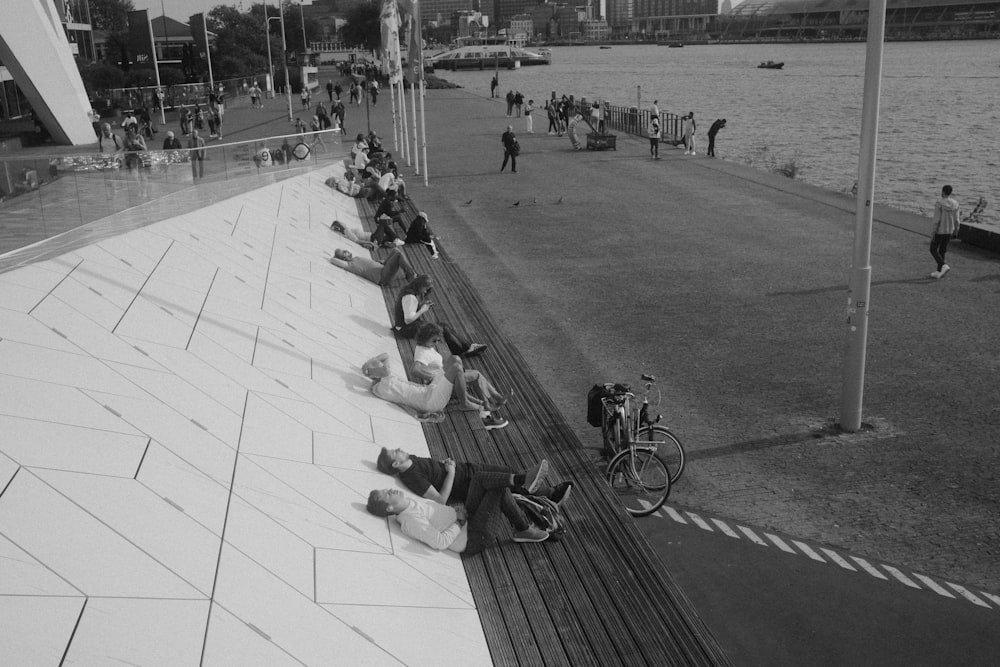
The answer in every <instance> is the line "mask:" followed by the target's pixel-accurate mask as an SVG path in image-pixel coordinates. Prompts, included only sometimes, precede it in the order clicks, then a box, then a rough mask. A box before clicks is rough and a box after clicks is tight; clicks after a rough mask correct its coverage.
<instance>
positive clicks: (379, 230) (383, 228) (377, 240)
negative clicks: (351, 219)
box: [330, 216, 404, 250]
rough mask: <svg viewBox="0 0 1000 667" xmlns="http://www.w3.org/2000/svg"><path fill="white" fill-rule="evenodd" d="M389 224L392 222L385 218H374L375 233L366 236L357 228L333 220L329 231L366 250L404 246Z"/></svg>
mask: <svg viewBox="0 0 1000 667" xmlns="http://www.w3.org/2000/svg"><path fill="white" fill-rule="evenodd" d="M391 222H392V221H391V220H390V219H389V218H387V217H385V216H381V217H379V218H376V219H375V231H374V232H372V233H371V234H367V233H365V232H364V231H363V230H361V229H358V228H353V227H348V226H347V225H345V224H344V223H342V222H341V221H340V220H334V221H333V222H332V223H331V224H330V229H332V230H333V231H335V232H337V233H338V234H341V235H342V236H344V237H345V238H346V239H347V240H348V241H354V242H355V243H357V244H358V245H360V246H361V247H362V248H365V249H366V250H374V249H375V246H381V247H383V248H391V247H393V246H400V245H404V241H403V239H401V238H399V237H398V236H396V232H395V231H393V229H392V226H391V225H390V223H391Z"/></svg>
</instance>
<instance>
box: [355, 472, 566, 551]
mask: <svg viewBox="0 0 1000 667" xmlns="http://www.w3.org/2000/svg"><path fill="white" fill-rule="evenodd" d="M543 463H544V461H543ZM451 465H452V466H454V462H452V463H451ZM367 507H368V511H369V512H370V513H371V514H374V515H375V516H378V517H389V516H394V517H395V518H396V521H397V522H398V523H399V527H400V528H401V529H402V530H403V533H404V534H405V535H407V536H409V537H412V538H413V539H416V540H420V541H421V542H423V543H424V544H426V545H427V546H429V547H431V548H432V549H438V550H444V549H448V550H449V551H455V552H458V553H465V554H470V555H471V554H477V553H479V552H480V551H482V550H483V549H486V548H487V547H489V546H492V545H493V544H494V543H495V542H496V533H497V525H496V523H497V518H498V517H497V514H498V513H500V514H503V515H504V516H505V517H506V518H507V521H508V522H509V523H510V525H511V527H512V528H513V529H514V535H513V539H514V541H515V542H544V541H545V540H547V539H548V538H549V534H548V532H546V531H544V530H542V529H541V528H539V527H537V526H534V525H532V523H531V522H530V521H529V520H528V517H527V516H525V514H524V511H523V510H521V508H520V506H519V505H518V504H517V501H515V500H514V496H513V495H512V494H511V476H510V475H508V474H507V473H503V472H480V473H476V474H475V475H474V476H473V478H472V481H471V482H470V483H469V493H468V496H467V497H466V500H465V504H464V505H458V506H455V507H453V506H451V505H442V504H440V503H436V502H433V501H430V500H423V499H416V498H408V497H407V496H406V495H405V494H404V493H403V492H402V491H401V490H399V489H375V490H373V491H372V492H371V493H370V494H368V506H367Z"/></svg>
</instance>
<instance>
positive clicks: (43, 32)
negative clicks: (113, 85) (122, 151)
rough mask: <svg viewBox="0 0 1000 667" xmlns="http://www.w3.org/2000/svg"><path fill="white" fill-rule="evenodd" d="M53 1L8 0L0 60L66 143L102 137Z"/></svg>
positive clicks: (58, 139) (55, 137)
mask: <svg viewBox="0 0 1000 667" xmlns="http://www.w3.org/2000/svg"><path fill="white" fill-rule="evenodd" d="M58 16H59V15H58V12H57V11H56V8H55V5H54V4H53V0H4V1H3V16H2V18H0V60H3V63H4V65H6V66H7V69H8V70H9V71H10V73H11V75H13V77H14V81H16V82H17V85H18V86H19V87H20V88H21V90H22V91H23V92H24V95H25V97H27V98H28V100H29V101H30V102H31V106H32V108H33V109H34V110H35V113H37V114H38V117H39V118H40V119H41V120H42V122H43V123H44V124H45V127H46V128H47V129H48V130H49V132H50V133H51V135H52V138H53V140H55V141H56V142H57V143H61V144H73V145H81V144H92V143H94V142H95V141H96V139H95V137H94V130H93V127H92V126H91V124H90V118H89V116H88V112H89V111H90V102H89V100H88V99H87V91H86V89H85V88H84V87H83V80H82V79H81V78H80V73H79V71H78V70H77V68H76V63H74V62H73V55H72V53H71V52H70V49H69V42H68V41H67V40H66V33H65V32H63V29H62V26H61V25H60V23H59V18H58Z"/></svg>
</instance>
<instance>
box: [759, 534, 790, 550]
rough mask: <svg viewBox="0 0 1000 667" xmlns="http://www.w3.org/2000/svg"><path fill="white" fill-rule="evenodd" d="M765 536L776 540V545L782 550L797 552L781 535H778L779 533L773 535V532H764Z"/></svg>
mask: <svg viewBox="0 0 1000 667" xmlns="http://www.w3.org/2000/svg"><path fill="white" fill-rule="evenodd" d="M764 537H766V538H767V539H769V540H771V541H772V542H774V546H776V547H778V548H779V549H781V550H782V551H785V552H787V553H790V554H793V553H795V549H793V548H791V547H790V546H788V545H787V544H785V541H784V540H783V539H781V538H780V537H778V536H777V535H772V534H771V533H764Z"/></svg>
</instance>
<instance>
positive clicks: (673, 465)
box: [636, 424, 684, 484]
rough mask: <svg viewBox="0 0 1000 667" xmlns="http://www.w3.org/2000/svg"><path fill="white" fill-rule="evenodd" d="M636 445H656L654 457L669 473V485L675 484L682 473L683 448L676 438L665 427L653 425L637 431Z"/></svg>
mask: <svg viewBox="0 0 1000 667" xmlns="http://www.w3.org/2000/svg"><path fill="white" fill-rule="evenodd" d="M636 443H638V444H640V445H647V444H648V445H651V444H654V443H655V444H656V457H657V458H658V459H660V460H661V461H663V464H664V465H666V466H667V470H669V471H670V483H671V484H676V483H677V480H678V479H680V478H681V475H682V474H683V473H684V446H683V445H682V444H681V441H680V440H678V438H677V436H676V435H674V434H673V433H671V432H670V429H668V428H666V427H665V426H659V425H658V424H654V425H653V426H643V427H642V428H640V429H639V435H638V437H637V438H636Z"/></svg>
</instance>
